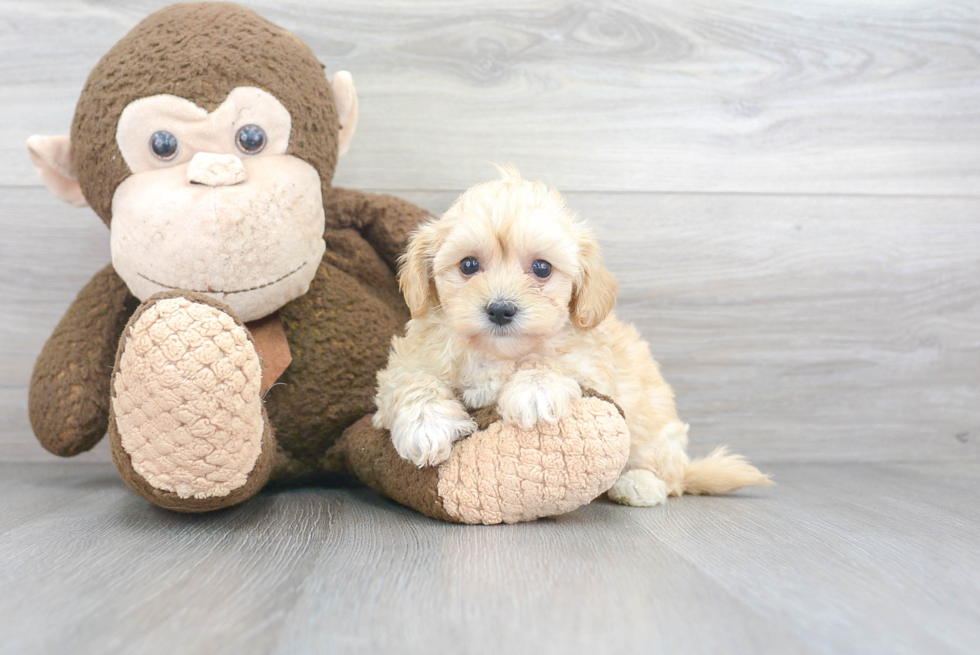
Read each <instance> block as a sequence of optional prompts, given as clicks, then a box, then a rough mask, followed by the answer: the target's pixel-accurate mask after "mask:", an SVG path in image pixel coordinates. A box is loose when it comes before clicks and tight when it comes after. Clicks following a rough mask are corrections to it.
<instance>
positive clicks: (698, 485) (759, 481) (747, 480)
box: [684, 446, 773, 495]
mask: <svg viewBox="0 0 980 655" xmlns="http://www.w3.org/2000/svg"><path fill="white" fill-rule="evenodd" d="M772 483H773V482H772V480H771V479H769V476H768V475H765V474H764V473H762V472H761V471H760V470H759V469H757V468H756V467H754V466H752V465H751V464H749V461H748V460H747V459H745V458H744V457H743V456H741V455H729V454H728V449H727V448H725V447H724V446H721V447H720V448H715V449H714V451H712V453H711V454H710V455H708V456H707V457H698V458H697V459H693V460H691V462H690V463H689V464H688V465H687V470H686V471H685V472H684V493H687V494H694V495H700V494H725V493H728V492H729V491H735V490H736V489H740V488H742V487H751V486H753V485H759V486H763V487H768V486H770V485H772Z"/></svg>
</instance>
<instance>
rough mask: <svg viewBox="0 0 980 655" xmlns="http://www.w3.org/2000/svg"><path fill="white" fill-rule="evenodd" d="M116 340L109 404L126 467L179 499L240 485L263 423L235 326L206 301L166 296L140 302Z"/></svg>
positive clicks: (251, 355) (245, 343)
mask: <svg viewBox="0 0 980 655" xmlns="http://www.w3.org/2000/svg"><path fill="white" fill-rule="evenodd" d="M123 339H124V342H123V344H121V348H122V350H121V352H120V354H119V357H118V359H117V363H116V372H115V375H114V376H113V380H112V413H113V418H114V423H113V425H114V428H115V432H116V433H117V438H118V443H119V445H120V447H121V448H122V450H123V451H125V453H126V454H127V455H128V460H129V462H128V463H129V465H130V466H131V467H132V470H133V472H134V473H135V474H136V475H138V476H139V477H140V478H142V480H143V481H144V482H145V483H146V484H148V485H149V486H150V487H152V488H153V489H156V490H159V491H161V492H172V494H175V495H176V496H177V497H178V498H180V499H191V498H194V499H207V498H220V497H225V496H228V495H229V494H231V493H232V492H233V491H234V490H236V489H240V488H241V487H243V486H244V485H245V484H246V481H247V480H248V478H249V474H250V473H251V472H252V470H253V469H254V468H255V465H256V462H257V461H258V459H259V455H260V453H261V451H262V441H263V433H264V432H265V431H266V426H265V420H264V415H263V410H262V400H261V396H260V395H259V387H260V384H261V378H262V373H261V367H260V364H259V358H258V355H257V354H256V352H255V348H254V346H253V345H252V343H251V341H250V340H249V338H248V333H247V331H246V330H245V328H244V327H243V326H242V325H241V324H239V323H238V322H236V321H235V319H234V318H232V317H231V316H230V315H229V314H227V313H226V312H224V311H222V310H221V309H219V308H217V307H215V306H212V305H211V304H208V303H203V302H192V301H191V300H188V299H187V298H183V297H170V298H164V299H161V300H157V301H156V302H154V303H152V304H149V306H147V307H145V308H144V309H143V310H142V312H141V313H139V314H138V316H136V317H134V320H133V322H131V324H130V325H129V327H128V329H127V330H126V332H125V334H124V337H123ZM117 460H118V458H117ZM124 475H125V473H124ZM175 509H178V508H176V507H175Z"/></svg>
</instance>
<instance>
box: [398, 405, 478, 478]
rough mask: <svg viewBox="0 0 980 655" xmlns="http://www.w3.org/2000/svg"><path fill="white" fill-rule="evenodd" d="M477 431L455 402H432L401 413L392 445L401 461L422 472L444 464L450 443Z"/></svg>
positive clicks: (467, 415) (474, 424)
mask: <svg viewBox="0 0 980 655" xmlns="http://www.w3.org/2000/svg"><path fill="white" fill-rule="evenodd" d="M476 429H477V428H476V423H475V422H474V421H473V419H472V418H470V415H469V414H467V413H466V410H465V409H463V406H462V405H460V404H459V403H458V402H457V401H455V400H433V401H429V402H426V403H422V404H420V405H418V406H417V407H415V408H412V409H409V410H403V411H402V412H401V413H400V414H399V415H398V418H396V419H395V424H394V425H393V426H392V428H391V441H392V443H393V444H394V446H395V450H396V451H398V454H399V455H401V456H402V458H404V459H407V460H408V461H410V462H412V463H413V464H415V465H416V466H418V467H419V468H421V467H423V466H435V465H436V464H441V463H442V462H444V461H446V460H447V459H448V458H449V453H450V452H451V451H452V446H453V442H454V441H456V440H457V439H459V438H460V437H463V436H465V435H468V434H472V433H473V432H476Z"/></svg>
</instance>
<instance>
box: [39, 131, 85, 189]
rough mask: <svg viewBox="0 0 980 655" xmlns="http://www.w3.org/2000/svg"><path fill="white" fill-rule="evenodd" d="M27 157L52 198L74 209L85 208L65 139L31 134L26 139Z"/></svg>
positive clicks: (68, 144) (69, 146)
mask: <svg viewBox="0 0 980 655" xmlns="http://www.w3.org/2000/svg"><path fill="white" fill-rule="evenodd" d="M27 154H28V155H30V157H31V163H33V164H34V169H35V170H36V171H37V176H38V177H39V178H41V181H42V182H44V186H46V187H48V190H49V191H50V192H51V193H53V194H54V195H55V197H56V198H59V199H60V200H64V201H65V202H67V203H69V204H72V205H75V206H76V207H87V206H88V202H87V201H86V200H85V196H83V195H82V187H81V186H80V185H79V184H78V176H77V175H76V174H75V162H74V161H73V160H72V157H71V139H70V138H69V137H67V136H40V135H37V134H35V135H34V136H32V137H30V138H29V139H28V140H27Z"/></svg>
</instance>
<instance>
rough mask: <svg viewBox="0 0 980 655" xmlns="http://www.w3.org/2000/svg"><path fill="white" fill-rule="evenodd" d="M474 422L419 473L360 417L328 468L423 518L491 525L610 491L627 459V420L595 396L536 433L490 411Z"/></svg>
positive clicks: (553, 511)
mask: <svg viewBox="0 0 980 655" xmlns="http://www.w3.org/2000/svg"><path fill="white" fill-rule="evenodd" d="M474 419H475V420H476V422H477V424H478V425H479V426H480V427H481V431H480V432H477V433H476V434H474V435H472V436H470V437H467V438H466V439H463V440H461V441H458V442H457V443H456V444H455V445H454V446H453V452H452V454H451V455H450V456H449V459H448V460H447V461H445V462H443V463H442V464H440V465H439V466H434V467H427V468H422V469H419V468H417V467H416V466H415V465H414V464H412V463H410V462H408V461H406V460H404V459H402V458H401V457H399V455H398V453H397V452H396V451H395V448H394V446H393V445H392V444H391V437H390V435H389V434H388V432H387V431H385V430H378V429H376V428H374V427H373V426H372V425H371V417H370V416H366V417H364V418H363V419H361V420H360V421H358V422H357V423H356V424H354V425H353V426H351V427H350V428H348V430H347V431H346V432H345V433H344V436H343V437H342V438H341V439H340V441H339V442H338V443H337V445H336V446H335V447H334V448H333V449H331V451H330V452H329V453H327V457H326V458H325V460H326V468H328V469H329V470H332V471H339V470H348V471H350V472H352V473H354V474H355V475H356V476H357V477H358V478H359V479H361V480H362V481H363V482H365V483H367V484H368V485H370V486H371V487H373V488H374V489H376V490H378V491H380V492H381V493H383V494H385V495H387V496H389V497H390V498H392V499H394V500H396V501H398V502H399V503H402V504H403V505H407V506H409V507H412V508H414V509H416V510H418V511H419V512H422V513H423V514H426V515H427V516H431V517H433V518H438V519H442V520H446V521H456V522H459V523H484V524H488V525H489V524H495V523H517V522H519V521H531V520H534V519H537V518H541V517H544V516H556V515H558V514H563V513H565V512H570V511H572V510H573V509H576V508H578V507H580V506H582V505H585V504H588V503H589V502H591V501H592V500H593V499H594V498H597V497H598V496H600V495H601V494H603V493H605V492H606V491H607V490H608V489H609V488H610V487H611V486H612V484H613V482H615V481H616V478H617V476H618V475H619V474H620V472H621V471H622V470H623V467H624V466H626V460H627V459H628V458H629V448H630V439H629V431H628V429H627V427H626V421H625V420H624V419H623V417H622V415H621V414H620V413H619V410H618V409H617V408H616V406H615V405H613V404H612V403H610V402H606V401H605V400H602V399H601V398H599V397H587V398H582V399H581V400H578V401H576V402H575V404H574V406H573V411H572V416H570V417H569V418H567V419H565V420H564V421H562V422H561V423H559V424H557V425H543V426H540V427H539V428H538V429H535V430H522V429H520V428H518V427H517V426H514V425H505V424H504V423H503V422H502V421H500V420H499V417H498V416H497V415H496V413H495V412H494V411H493V410H492V409H486V410H480V411H479V412H476V413H475V415H474Z"/></svg>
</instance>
